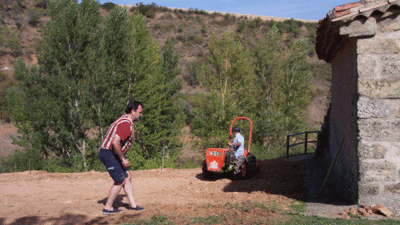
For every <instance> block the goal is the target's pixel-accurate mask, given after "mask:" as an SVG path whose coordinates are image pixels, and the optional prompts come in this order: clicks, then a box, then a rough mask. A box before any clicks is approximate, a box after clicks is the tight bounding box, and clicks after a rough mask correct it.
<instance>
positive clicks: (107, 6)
mask: <svg viewBox="0 0 400 225" xmlns="http://www.w3.org/2000/svg"><path fill="white" fill-rule="evenodd" d="M115 6H117V5H116V4H115V3H112V2H106V3H104V4H102V5H101V8H102V9H105V10H107V11H108V12H110V11H111V10H112V9H114V8H115Z"/></svg>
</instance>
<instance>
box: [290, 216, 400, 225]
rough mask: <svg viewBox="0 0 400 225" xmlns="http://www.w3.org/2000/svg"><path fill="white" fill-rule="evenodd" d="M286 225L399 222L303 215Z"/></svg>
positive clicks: (386, 223) (352, 224)
mask: <svg viewBox="0 0 400 225" xmlns="http://www.w3.org/2000/svg"><path fill="white" fill-rule="evenodd" d="M283 224H287V225H289V224H290V225H297V224H313V225H325V224H333V225H335V224H340V225H347V224H349V225H350V224H351V225H356V224H357V225H383V224H385V225H392V224H400V221H396V220H369V219H362V218H355V219H349V220H345V219H331V218H325V217H318V216H304V215H300V214H299V215H293V216H292V217H291V220H290V221H288V222H286V223H283Z"/></svg>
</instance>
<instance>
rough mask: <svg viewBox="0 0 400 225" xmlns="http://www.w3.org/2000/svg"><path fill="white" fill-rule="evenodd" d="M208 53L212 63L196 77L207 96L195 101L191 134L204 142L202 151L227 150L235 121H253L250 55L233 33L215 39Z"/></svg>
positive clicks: (197, 98)
mask: <svg viewBox="0 0 400 225" xmlns="http://www.w3.org/2000/svg"><path fill="white" fill-rule="evenodd" d="M209 50H210V54H211V57H210V58H209V62H208V64H207V66H204V67H203V69H202V71H199V72H198V74H197V75H198V76H197V79H198V80H199V81H200V83H201V84H202V86H203V87H205V88H206V89H207V90H208V93H207V94H198V95H197V96H195V98H194V102H193V104H194V110H193V126H192V131H193V133H194V134H195V135H196V136H198V137H200V138H201V139H202V140H203V141H202V142H201V147H203V148H207V147H225V146H226V145H227V141H228V139H227V134H228V133H229V125H230V123H231V122H232V120H233V119H234V118H235V117H238V116H249V117H251V114H252V113H251V112H252V110H253V109H254V106H255V105H254V104H255V99H254V98H253V96H256V94H255V93H253V91H254V90H256V88H254V87H255V86H257V84H255V83H253V82H254V81H255V80H254V73H253V71H252V66H251V61H250V60H248V59H249V57H250V55H249V52H248V51H247V50H246V49H244V46H243V45H242V44H241V43H240V42H238V41H236V40H235V38H234V35H233V33H232V32H229V31H226V32H224V34H223V38H222V39H217V37H216V36H215V35H213V37H212V41H211V44H210V46H209ZM253 85H254V86H253Z"/></svg>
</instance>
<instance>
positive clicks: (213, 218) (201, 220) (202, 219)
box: [192, 215, 226, 224]
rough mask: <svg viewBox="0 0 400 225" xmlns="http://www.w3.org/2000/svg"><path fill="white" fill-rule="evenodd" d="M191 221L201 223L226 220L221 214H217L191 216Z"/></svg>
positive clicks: (218, 222) (217, 222)
mask: <svg viewBox="0 0 400 225" xmlns="http://www.w3.org/2000/svg"><path fill="white" fill-rule="evenodd" d="M192 221H193V222H194V223H202V224H223V222H224V221H226V218H225V217H224V216H222V215H218V216H207V217H196V218H193V219H192Z"/></svg>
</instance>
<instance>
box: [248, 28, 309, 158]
mask: <svg viewBox="0 0 400 225" xmlns="http://www.w3.org/2000/svg"><path fill="white" fill-rule="evenodd" d="M306 55H307V42H306V40H304V39H300V40H298V41H296V42H295V43H293V45H292V46H291V47H290V48H287V47H286V45H284V44H283V39H282V35H281V34H280V33H279V30H278V29H277V28H276V27H275V26H274V27H272V30H271V31H270V32H268V33H267V34H266V35H265V37H264V40H263V41H262V42H260V44H259V45H258V46H257V48H256V51H255V55H254V56H255V72H256V75H257V77H258V80H259V83H260V84H261V86H262V92H261V95H260V96H262V100H261V102H260V104H261V105H260V108H262V109H263V110H262V112H261V114H258V116H257V118H259V119H260V123H259V124H260V127H259V128H258V129H259V130H257V132H255V138H256V139H260V138H263V137H264V138H267V140H268V144H267V149H268V152H267V154H270V153H271V152H269V150H270V149H272V147H279V146H283V144H284V143H285V141H286V138H285V137H286V135H287V134H289V133H293V132H297V131H302V130H303V129H304V128H305V123H304V121H303V115H304V111H305V109H306V107H307V106H308V104H309V102H310V96H309V94H308V90H309V88H310V85H311V71H310V68H309V64H308V62H307V58H306ZM259 135H261V136H259ZM257 136H259V137H257ZM263 154H264V153H263Z"/></svg>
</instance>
